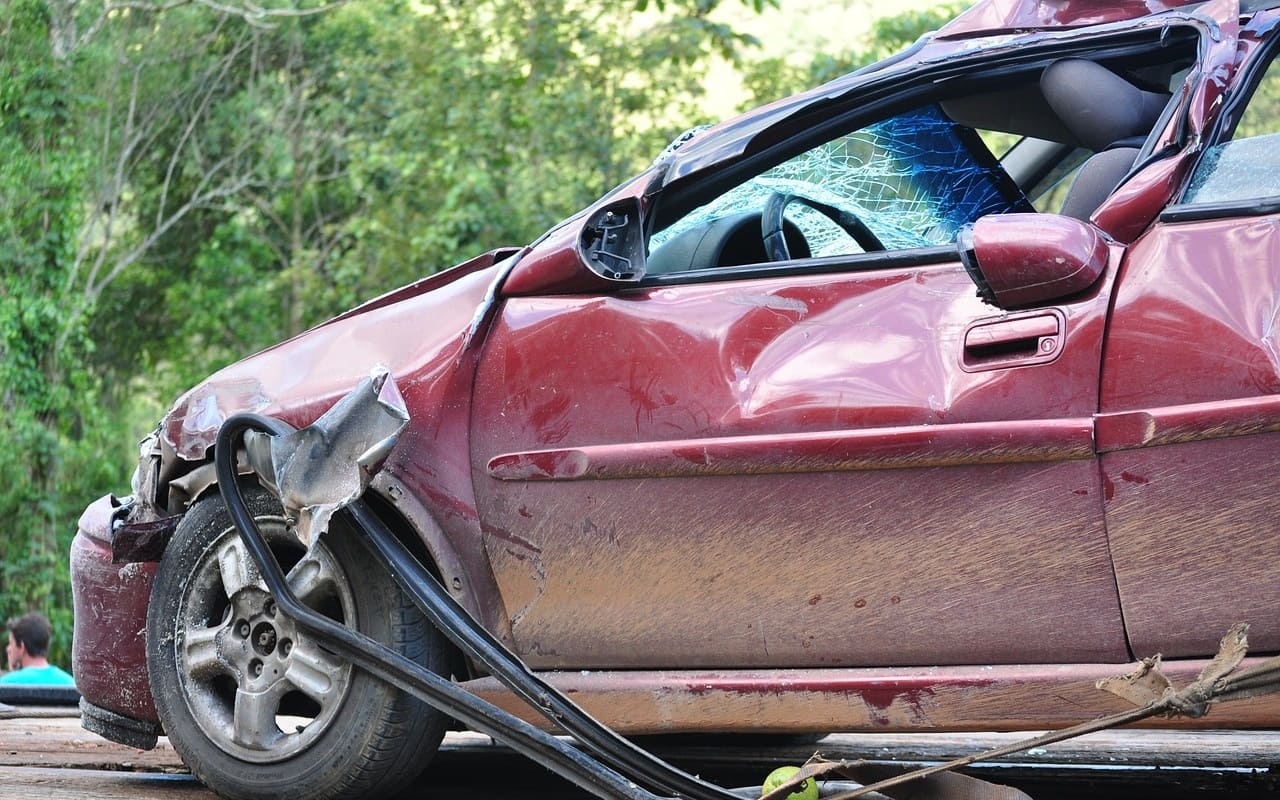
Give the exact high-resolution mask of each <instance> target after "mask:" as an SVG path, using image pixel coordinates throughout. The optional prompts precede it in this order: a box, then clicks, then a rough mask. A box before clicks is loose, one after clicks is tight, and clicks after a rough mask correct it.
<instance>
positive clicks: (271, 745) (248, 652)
mask: <svg viewBox="0 0 1280 800" xmlns="http://www.w3.org/2000/svg"><path fill="white" fill-rule="evenodd" d="M259 525H260V528H261V529H262V534H263V536H264V538H265V539H266V540H267V542H268V544H269V545H270V547H271V549H272V551H273V552H274V553H275V555H276V558H277V560H279V561H280V562H281V566H282V567H283V568H284V569H286V570H287V575H286V579H287V581H288V584H289V587H290V588H291V589H292V590H293V592H294V594H295V595H296V596H297V597H298V599H299V600H301V601H302V602H303V603H304V604H306V605H307V606H309V607H311V608H313V609H315V610H317V611H320V612H321V613H323V614H325V616H328V617H330V618H332V619H334V620H335V621H338V622H347V621H348V620H353V619H354V618H355V599H354V596H353V594H352V591H351V586H350V582H349V581H348V579H347V576H346V573H345V572H344V571H343V569H342V567H341V565H339V564H338V562H337V560H336V559H335V558H334V557H333V554H332V553H331V552H330V551H329V550H328V548H326V547H325V546H324V545H323V544H322V543H318V544H317V545H316V546H315V547H313V548H312V549H311V551H310V552H305V551H304V548H303V547H302V544H301V543H300V542H299V541H298V540H297V539H296V538H295V537H293V536H292V535H290V534H289V533H287V532H286V531H285V528H284V524H283V520H279V519H268V520H260V522H259ZM176 623H177V624H176V629H175V634H176V635H175V647H176V654H177V664H178V676H179V681H180V683H181V685H182V689H183V694H184V697H185V700H186V703H187V706H188V709H189V710H190V712H191V716H192V718H193V719H194V721H195V723H196V725H197V726H198V727H199V728H200V730H201V731H202V732H203V733H204V735H205V736H206V737H207V738H208V739H209V740H210V741H211V742H213V743H214V744H215V745H217V746H218V747H219V748H220V749H222V750H223V751H224V752H226V753H228V754H230V755H232V756H235V757H236V758H239V759H242V760H244V761H249V762H253V763H271V762H276V761H282V760H284V759H287V758H289V757H291V756H294V755H296V754H297V753H299V752H301V751H303V750H305V749H306V748H307V747H309V746H310V745H311V744H312V743H314V742H315V741H316V740H317V739H318V738H319V737H320V736H322V735H323V734H324V732H325V731H326V730H328V728H329V727H330V726H331V725H332V723H333V720H334V717H335V716H336V715H337V713H338V711H339V709H341V707H342V704H343V700H344V699H345V697H346V695H347V692H348V691H349V690H350V687H351V677H352V668H351V665H350V664H349V663H347V662H345V661H343V660H342V659H340V658H339V657H338V656H337V655H335V654H333V653H331V652H329V651H328V650H326V649H325V648H323V647H322V646H321V645H320V644H319V642H317V641H316V640H314V639H313V638H311V637H309V636H308V635H307V634H306V633H304V632H303V631H301V630H299V629H298V628H297V627H296V626H295V625H294V624H293V622H292V621H291V620H289V619H288V618H286V617H285V616H284V615H283V613H281V612H280V611H279V609H278V608H277V607H276V605H275V602H274V600H273V599H272V597H271V595H270V594H269V593H268V592H267V590H266V585H265V583H264V582H263V581H262V579H261V577H260V576H259V574H258V570H257V567H256V565H255V564H254V563H253V560H252V558H251V557H250V555H249V553H248V551H247V550H246V549H245V547H244V545H243V543H242V542H241V541H240V538H239V536H238V535H237V534H236V532H235V530H234V529H228V530H227V531H225V532H224V533H223V534H222V535H221V536H220V537H218V539H217V540H216V541H215V542H214V543H213V545H212V546H210V547H209V548H207V549H206V550H205V551H204V553H203V554H202V556H201V557H200V560H199V562H198V563H197V565H196V568H195V570H194V573H193V575H192V579H191V580H190V581H188V583H187V585H186V589H185V591H184V592H183V595H182V598H181V602H180V607H179V611H178V615H177V620H176Z"/></svg>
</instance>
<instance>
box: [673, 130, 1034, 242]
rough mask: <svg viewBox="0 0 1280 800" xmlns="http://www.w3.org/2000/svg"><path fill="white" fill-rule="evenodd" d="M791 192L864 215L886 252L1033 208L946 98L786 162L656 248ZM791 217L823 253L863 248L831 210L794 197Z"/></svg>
mask: <svg viewBox="0 0 1280 800" xmlns="http://www.w3.org/2000/svg"><path fill="white" fill-rule="evenodd" d="M775 193H781V194H789V195H793V196H797V197H801V198H807V199H809V200H813V201H816V202H818V203H822V204H826V205H828V206H833V207H835V208H836V209H839V210H840V211H843V212H848V213H851V214H853V215H856V216H857V217H858V219H860V220H861V221H862V222H863V223H865V224H866V226H867V227H868V228H870V229H871V231H872V232H873V233H874V234H875V236H876V238H878V239H879V240H880V242H881V243H882V244H883V245H884V249H886V250H898V249H904V248H912V247H928V246H933V245H939V244H946V243H948V242H951V241H953V240H954V239H955V235H956V232H957V231H958V230H959V229H960V227H961V226H963V225H964V224H966V223H969V222H973V221H974V220H976V219H978V218H979V217H982V216H984V215H986V214H1002V213H1008V212H1010V211H1030V210H1031V207H1030V205H1029V204H1028V203H1027V201H1026V199H1025V198H1024V197H1023V196H1022V194H1021V193H1020V192H1019V191H1018V189H1017V187H1016V186H1015V185H1014V184H1013V182H1012V181H1011V180H1010V179H1009V177H1008V176H1007V175H1006V174H1005V172H1004V171H1003V170H1002V169H1001V168H1000V166H999V163H998V162H997V161H996V160H995V158H994V157H992V155H991V153H990V152H989V151H988V150H987V148H986V146H985V145H983V143H982V141H981V139H980V138H979V137H978V135H977V133H976V132H975V131H974V130H973V129H972V128H967V127H965V126H962V125H959V124H957V123H955V122H953V121H951V120H950V119H948V118H947V117H946V116H945V115H944V114H943V112H942V110H941V109H940V108H939V107H938V106H937V105H929V106H925V107H923V108H918V109H913V110H911V111H909V112H907V113H904V114H900V115H898V116H895V117H891V118H889V119H886V120H883V121H881V122H877V123H875V124H873V125H869V126H867V127H865V128H863V129H861V130H857V131H854V132H852V133H849V134H846V135H844V136H841V137H839V138H837V139H834V140H832V141H829V142H827V143H825V144H822V145H820V146H818V147H816V148H814V149H812V150H809V151H807V152H805V153H802V154H801V155H799V156H796V157H795V158H792V159H790V160H789V161H786V162H783V163H782V164H779V165H777V166H775V167H773V168H771V169H769V170H767V171H765V172H763V173H761V174H760V175H757V176H755V177H754V178H751V179H750V180H748V181H746V182H745V183H743V184H740V185H738V186H737V187H735V188H734V189H732V190H730V191H729V192H726V193H725V194H723V195H721V196H720V197H717V198H716V199H714V200H712V201H711V202H709V203H707V204H705V205H703V206H701V207H699V208H697V209H695V210H694V211H692V212H691V213H689V214H687V215H686V216H684V217H683V218H681V219H679V220H677V221H676V222H675V223H673V224H672V225H670V226H669V227H667V228H666V229H665V230H662V231H659V232H657V233H655V234H654V235H653V237H652V239H651V241H650V247H651V251H655V250H656V249H657V248H659V247H661V246H662V245H663V244H665V243H667V242H670V241H672V240H673V239H676V238H677V237H679V236H680V235H681V234H683V233H686V232H687V231H691V230H694V229H697V228H699V227H701V226H706V225H708V224H709V223H711V222H713V221H715V220H719V219H723V218H725V217H729V216H732V215H736V214H742V213H744V212H752V211H754V212H759V211H760V210H762V209H763V208H764V206H765V203H766V201H767V200H768V198H769V197H770V196H771V195H773V194H775ZM786 219H787V220H788V221H790V222H792V223H794V224H795V225H796V227H798V228H799V231H800V233H801V234H803V236H804V239H805V241H806V243H807V245H808V249H809V251H810V255H811V256H813V257H823V256H835V255H845V254H851V253H860V252H862V251H863V249H862V247H861V246H860V245H859V244H858V243H857V242H856V241H855V240H854V238H853V236H851V235H850V233H849V232H847V231H845V230H844V229H842V228H841V227H840V226H838V225H837V224H836V223H835V222H833V221H832V220H831V219H830V218H829V217H828V216H826V215H824V214H822V213H820V212H818V211H815V210H813V209H812V208H809V207H807V206H805V205H804V204H803V203H791V204H789V205H788V206H787V208H786Z"/></svg>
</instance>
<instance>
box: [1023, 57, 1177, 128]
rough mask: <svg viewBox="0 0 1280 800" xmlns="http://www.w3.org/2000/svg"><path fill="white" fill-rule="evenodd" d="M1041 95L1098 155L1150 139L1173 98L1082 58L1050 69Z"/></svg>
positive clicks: (1042, 79)
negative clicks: (1125, 141) (1133, 139)
mask: <svg viewBox="0 0 1280 800" xmlns="http://www.w3.org/2000/svg"><path fill="white" fill-rule="evenodd" d="M1040 91H1041V92H1043V94H1044V98H1045V100H1046V101H1047V102H1048V103H1049V107H1050V108H1052V109H1053V111H1054V113H1055V114H1057V115H1058V117H1059V118H1060V119H1061V120H1062V122H1063V124H1064V125H1066V126H1067V130H1069V131H1071V134H1072V135H1073V136H1075V137H1076V139H1077V140H1079V142H1080V143H1081V144H1082V145H1084V146H1085V147H1087V148H1089V149H1090V150H1093V151H1100V150H1105V149H1107V148H1108V147H1110V146H1111V145H1113V144H1115V143H1116V142H1119V141H1121V140H1123V139H1129V138H1131V137H1134V136H1146V134H1147V133H1149V132H1150V131H1151V127H1152V126H1153V125H1155V123H1156V120H1157V119H1159V117H1160V112H1161V111H1163V110H1164V107H1165V105H1166V104H1167V103H1168V102H1169V95H1167V94H1164V93H1160V92H1147V91H1143V90H1142V89H1139V88H1138V87H1136V86H1134V85H1133V84H1132V83H1129V81H1127V80H1125V79H1124V78H1122V77H1120V76H1119V75H1117V74H1115V73H1114V72H1112V71H1111V70H1109V69H1107V68H1106V67H1104V66H1102V65H1101V64H1097V63H1095V62H1093V61H1087V60H1085V59H1082V58H1064V59H1062V60H1061V61H1055V62H1053V63H1052V64H1050V65H1049V66H1048V67H1046V68H1045V71H1044V74H1042V75H1041V76H1040Z"/></svg>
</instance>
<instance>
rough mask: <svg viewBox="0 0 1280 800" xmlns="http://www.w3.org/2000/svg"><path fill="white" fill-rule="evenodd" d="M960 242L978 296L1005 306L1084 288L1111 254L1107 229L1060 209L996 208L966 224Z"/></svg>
mask: <svg viewBox="0 0 1280 800" xmlns="http://www.w3.org/2000/svg"><path fill="white" fill-rule="evenodd" d="M957 243H958V245H959V249H960V261H961V263H963V264H964V268H965V270H966V271H968V273H969V277H971V278H973V282H974V283H975V284H977V286H978V296H979V297H981V298H982V299H983V300H985V301H987V302H988V303H991V304H992V305H995V306H999V307H1000V308H1004V309H1011V308H1023V307H1026V306H1035V305H1042V304H1044V303H1050V302H1053V301H1055V300H1061V299H1062V298H1064V297H1069V296H1071V295H1073V294H1078V293H1079V292H1083V291H1084V290H1085V289H1088V288H1089V287H1090V286H1093V285H1094V284H1095V283H1096V282H1097V281H1098V279H1099V278H1100V277H1102V273H1103V272H1104V271H1106V268H1107V262H1108V260H1109V257H1110V250H1109V248H1108V247H1107V239H1106V237H1105V236H1103V234H1102V232H1101V231H1099V230H1098V229H1097V228H1096V227H1094V226H1093V225H1091V224H1089V223H1088V222H1081V221H1080V220H1078V219H1074V218H1072V217H1064V216H1060V215H1057V214H992V215H990V216H986V217H983V218H982V219H979V220H978V221H977V222H975V223H973V224H972V225H967V226H965V227H964V228H962V229H961V231H960V234H959V236H958V237H957Z"/></svg>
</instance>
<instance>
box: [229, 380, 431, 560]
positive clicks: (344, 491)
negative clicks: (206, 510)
mask: <svg viewBox="0 0 1280 800" xmlns="http://www.w3.org/2000/svg"><path fill="white" fill-rule="evenodd" d="M408 424H409V412H408V410H407V409H406V408H405V403H404V398H403V397H402V396H401V395H400V390H399V389H398V388H396V382H395V378H393V377H392V376H391V373H390V372H388V371H387V368H386V367H383V366H377V367H374V368H373V370H372V371H371V372H370V373H369V377H367V378H365V379H364V380H362V381H361V382H360V384H359V385H358V386H356V387H355V388H354V389H352V390H351V392H350V393H348V394H347V395H346V396H344V397H343V398H342V399H341V400H339V401H338V402H337V403H335V404H334V405H333V407H332V408H330V409H329V410H328V411H326V412H325V413H324V414H323V415H322V416H321V417H320V418H319V419H317V420H316V421H315V422H313V423H311V424H310V425H308V426H307V427H305V428H301V429H299V430H296V431H293V432H292V433H287V434H282V435H279V436H269V435H267V434H261V433H256V432H253V431H250V432H249V434H248V435H246V437H245V450H246V451H247V454H248V460H249V463H250V464H251V465H252V466H253V468H254V472H256V473H257V475H258V477H259V479H260V480H261V481H262V482H263V484H264V485H266V486H267V488H269V489H271V491H273V492H274V493H275V494H276V495H277V496H278V497H279V498H280V501H281V503H282V504H283V505H284V508H285V513H286V514H287V515H288V517H289V519H290V520H291V521H293V522H294V524H295V527H294V532H295V533H296V534H297V535H298V538H299V539H301V540H302V543H303V544H305V545H307V547H308V548H310V547H311V546H312V545H313V544H314V543H315V541H316V539H318V538H319V537H320V535H321V534H323V533H324V532H325V530H327V529H328V527H329V520H330V519H331V518H332V516H333V514H334V512H336V511H337V510H338V509H340V508H342V507H343V506H345V505H348V504H349V503H351V501H353V500H355V499H356V498H357V497H359V496H360V495H361V494H362V493H363V492H364V490H365V489H366V488H368V486H369V482H370V481H371V480H372V479H373V475H374V474H375V473H376V472H377V471H378V470H379V469H380V468H381V467H382V464H383V462H384V461H385V460H386V458H387V455H388V454H389V453H390V452H391V448H393V447H394V446H395V443H396V440H397V439H398V438H399V436H400V432H401V431H403V430H404V428H405V426H406V425H408Z"/></svg>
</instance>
